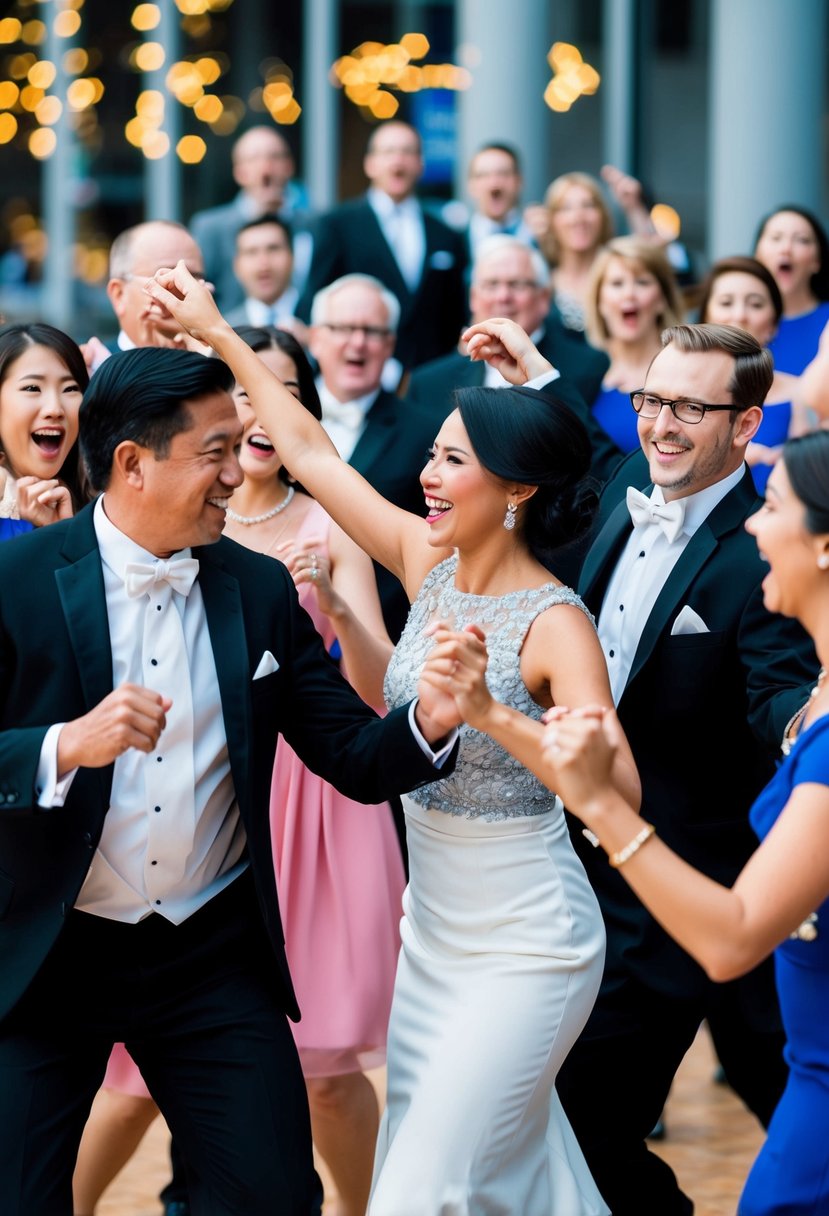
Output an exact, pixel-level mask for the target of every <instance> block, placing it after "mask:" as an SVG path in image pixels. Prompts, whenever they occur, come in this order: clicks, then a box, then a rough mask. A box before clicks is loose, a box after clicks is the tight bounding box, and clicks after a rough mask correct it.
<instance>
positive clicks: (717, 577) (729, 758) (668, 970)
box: [571, 452, 818, 997]
mask: <svg viewBox="0 0 829 1216" xmlns="http://www.w3.org/2000/svg"><path fill="white" fill-rule="evenodd" d="M629 485H633V486H636V487H637V488H638V489H642V490H646V491H647V490H649V489H650V485H651V483H650V478H649V475H648V467H647V461H646V460H645V457H644V455H643V454H642V453H641V452H637V453H634V454H632V455H631V456H630V457H628V458H627V459H626V460H625V461H624V463H623V464H622V465H621V466H620V468H619V471H618V473H617V474H616V476H615V477H614V478H613V480H612V481H611V483H610V484H609V485H608V486H607V487H606V489H605V492H604V495H603V497H602V502H601V508H600V519H599V523H598V532H597V534H596V535H595V537H594V540H593V543H592V545H591V547H590V549H589V551H588V554H587V557H586V559H585V561H584V565H583V567H582V572H581V578H580V581H579V592H580V594H581V595H582V598H583V599H584V601H585V603H586V604H587V606H588V607H589V608H590V610H591V612H593V614H594V615H595V616H596V618H597V619H598V616H599V612H600V610H601V606H602V601H603V598H604V594H605V591H606V589H607V584H608V580H609V578H610V576H611V574H612V573H613V570H614V568H615V566H616V563H617V561H618V559H619V556H620V554H621V552H622V549H623V548H624V545H625V543H626V541H627V538H628V536H629V535H630V532H631V528H632V524H631V520H630V515H629V513H628V511H627V507H626V505H625V493H626V489H627V487H628V486H629ZM759 506H760V499H759V498H758V497H757V493H756V490H755V488H754V482H753V481H752V478H751V474H750V473H749V471H748V470H747V469H746V472H745V476H744V477H743V479H742V481H741V482H740V483H739V484H738V485H737V486H736V487H735V488H734V489H733V490H731V491H730V493H728V494H727V495H726V496H725V498H724V499H723V500H722V501H721V502H720V503H719V504H718V505H717V506H716V507H715V508H714V510H713V511H712V512H711V514H710V515H709V517H708V519H707V520H706V521H705V522H704V523H703V524H702V525H701V527H700V528H699V529H698V530H697V531H696V532H695V533H694V536H693V537H692V538H691V540H690V541H689V543H688V546H687V548H686V549H685V551H684V553H683V554H682V556H681V557H680V558H679V561H678V562H677V563H676V565H675V567H674V569H673V571H672V572H671V574H670V575H669V577H668V580H667V582H666V583H665V586H664V587H663V589H662V591H661V592H660V594H659V596H658V598H657V600H656V603H655V605H654V607H653V609H652V611H651V613H650V616H649V618H648V622H647V625H646V627H645V630H644V632H643V634H642V638H641V641H640V643H639V647H638V649H637V651H636V654H635V656H634V661H633V666H632V668H631V672H630V676H629V678H628V681H627V685H626V687H625V690H624V692H623V694H622V696H621V698H620V701H619V705H618V712H619V718H620V720H621V723H622V727H623V728H624V730H625V733H626V735H627V737H628V740H629V742H630V746H631V749H632V751H633V756H634V759H635V761H636V765H637V767H638V770H639V775H640V777H641V780H642V817H643V819H645V820H647V821H648V822H650V823H653V824H654V825H655V827H656V830H657V832H658V833H659V835H660V837H661V838H662V839H663V840H664V841H665V842H666V843H667V844H668V845H670V846H671V848H672V849H675V850H676V851H677V852H678V853H679V854H680V856H682V857H684V858H685V860H686V861H689V862H690V863H691V865H693V866H696V867H697V868H698V869H700V870H702V871H703V872H704V873H705V874H708V875H709V876H710V877H712V878H714V879H716V880H717V881H718V882H721V883H725V884H726V885H728V886H730V885H731V884H732V883H733V881H734V879H735V878H736V876H737V874H738V873H739V872H740V870H741V869H742V867H743V865H744V864H745V862H746V861H747V859H748V857H749V855H750V854H751V853H752V851H753V850H754V848H755V847H756V845H757V839H756V837H755V836H754V833H753V832H752V830H751V828H750V826H749V823H748V818H747V816H748V811H749V808H750V807H751V804H752V802H753V801H754V799H755V798H756V796H757V794H758V793H759V791H760V790H761V789H762V788H763V786H764V785H765V784H766V783H767V781H768V780H769V778H770V777H771V776H772V773H773V772H774V769H775V764H776V761H777V759H779V756H780V740H781V739H782V736H783V731H784V729H785V726H786V723H787V722H788V720H789V718H790V717H791V715H792V714H793V713H794V712H795V710H796V709H797V708H798V706H800V705H802V704H803V701H804V700H805V698H806V695H807V692H808V687H809V686H810V685H811V684H812V683H813V682H814V679H815V675H816V673H817V670H818V661H817V657H816V655H815V654H814V650H813V648H812V645H811V642H810V640H809V638H808V637H807V635H806V634H805V632H804V631H803V630H802V629H801V628H800V626H799V625H798V624H797V623H796V622H795V621H792V620H789V619H787V618H785V617H782V616H779V615H777V614H775V613H770V612H768V611H767V610H766V609H765V607H764V606H763V594H762V591H761V588H760V583H761V581H762V579H763V577H764V575H765V573H766V572H767V569H768V567H767V566H766V564H765V563H764V562H763V561H762V560H761V558H760V557H759V555H758V551H757V545H756V543H755V541H754V538H753V537H752V536H749V534H748V533H747V532H746V531H745V528H744V526H743V525H744V522H745V520H746V518H747V517H748V516H749V515H751V514H752V513H753V512H754V511H755V510H756V509H757V508H758V507H759ZM686 604H687V605H689V606H690V607H691V608H692V609H693V610H694V611H695V612H696V613H698V615H699V616H700V617H701V618H702V620H703V621H704V622H705V624H706V625H707V626H708V630H709V632H707V633H691V634H680V635H677V636H672V635H671V628H672V626H673V624H674V621H675V620H676V618H677V616H678V615H679V613H680V611H681V610H682V608H683V607H684V606H685V605H686ZM571 826H573V827H574V829H575V830H574V831H573V840H574V844H575V845H576V849H577V851H578V853H579V855H580V856H581V857H582V860H583V861H584V863H585V867H586V868H587V873H588V876H589V878H590V881H591V883H592V885H593V887H594V889H595V890H596V893H597V895H598V897H599V902H600V903H601V906H602V911H603V913H604V917H605V923H606V925H607V933H608V949H607V971H608V973H609V974H613V973H614V970H615V969H618V968H622V969H623V970H624V969H629V970H631V971H633V972H634V973H635V974H636V975H637V976H638V977H639V979H640V980H641V981H642V982H643V983H644V984H645V985H646V986H648V987H650V988H656V989H661V990H662V991H663V992H667V993H670V994H672V995H674V996H676V997H681V996H683V995H684V994H686V993H688V994H691V993H693V992H699V991H700V989H701V986H702V985H704V984H705V983H706V982H707V981H706V980H705V977H704V974H703V972H702V970H701V969H700V968H699V967H698V966H697V964H696V963H694V962H693V960H692V959H691V958H690V956H689V955H687V954H685V952H684V951H683V950H681V949H680V947H679V946H677V945H676V943H674V942H673V941H672V939H670V938H669V937H668V936H667V935H666V934H665V933H664V932H663V930H662V929H661V928H660V927H659V926H658V925H657V923H656V921H655V920H654V919H653V918H652V917H651V915H650V914H649V913H648V912H647V911H646V910H645V908H644V907H643V905H642V904H640V903H639V901H638V899H637V898H636V896H635V895H633V893H632V892H631V890H630V888H629V887H628V885H627V883H626V882H625V880H624V878H623V877H622V875H621V874H618V873H617V872H616V871H615V870H613V869H611V867H610V866H609V865H608V864H607V858H606V856H605V855H604V852H603V850H601V849H593V848H592V847H591V846H590V845H588V844H587V843H586V841H585V840H584V838H583V837H582V834H581V831H580V825H577V824H574V825H571ZM617 974H618V972H617Z"/></svg>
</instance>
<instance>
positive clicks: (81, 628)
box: [55, 506, 112, 710]
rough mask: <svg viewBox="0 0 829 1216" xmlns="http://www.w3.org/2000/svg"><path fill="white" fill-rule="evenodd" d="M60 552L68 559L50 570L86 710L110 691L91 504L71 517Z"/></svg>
mask: <svg viewBox="0 0 829 1216" xmlns="http://www.w3.org/2000/svg"><path fill="white" fill-rule="evenodd" d="M63 556H64V558H65V559H66V561H67V563H68V564H67V565H66V566H64V567H62V568H61V569H59V570H56V571H55V582H56V583H57V589H58V597H59V599H60V603H61V607H62V609H63V615H64V618H65V620H66V627H67V629H68V631H69V637H70V640H71V644H72V650H73V651H74V654H75V660H76V662H77V664H78V673H79V675H80V680H81V687H82V689H83V695H84V699H85V701H86V705H87V709H88V710H89V709H93V708H94V707H95V706H96V705H97V704H98V703H99V702H100V701H102V700H103V699H104V697H106V696H107V695H108V694H109V693H111V692H112V650H111V647H110V644H109V619H108V617H107V610H106V592H105V590H104V573H103V568H102V566H101V554H100V551H99V549H98V542H97V539H96V536H95V528H94V525H93V520H92V507H91V506H89V507H87V508H86V509H85V510H84V511H81V512H80V513H79V514H78V515H77V516H76V517H75V518H74V520H73V521H72V524H71V526H70V528H69V530H68V532H67V535H66V540H65V542H64V545H63Z"/></svg>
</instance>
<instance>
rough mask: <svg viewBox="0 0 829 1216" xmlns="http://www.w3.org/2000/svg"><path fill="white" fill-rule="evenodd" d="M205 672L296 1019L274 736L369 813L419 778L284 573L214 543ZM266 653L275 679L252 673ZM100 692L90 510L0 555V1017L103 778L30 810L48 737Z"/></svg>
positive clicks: (24, 974)
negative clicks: (274, 788) (276, 864)
mask: <svg viewBox="0 0 829 1216" xmlns="http://www.w3.org/2000/svg"><path fill="white" fill-rule="evenodd" d="M194 556H196V557H197V558H198V559H199V562H200V570H199V576H198V578H199V586H200V587H201V591H202V596H203V599H204V607H205V613H206V617H207V624H208V629H209V632H210V638H211V641H212V644H213V652H214V655H215V660H216V670H217V674H218V681H219V688H220V692H221V700H222V710H223V715H224V722H225V730H226V733H227V744H228V751H229V756H230V766H231V770H232V774H233V783H234V787H235V791H236V796H237V799H238V803H239V810H240V814H241V817H242V821H243V823H244V825H245V830H246V832H247V838H248V853H249V857H250V864H251V869H252V872H253V876H254V879H255V884H256V890H257V894H258V899H259V905H260V909H261V912H262V916H263V919H264V922H265V925H266V927H267V932H268V935H269V937H270V942H271V945H272V947H273V952H274V958H275V970H276V972H277V976H278V981H279V988H280V990H281V997H282V1001H283V1003H284V1007H285V1010H286V1012H287V1013H288V1014H289V1015H290V1016H292V1017H296V1016H298V1010H297V1005H296V998H295V996H294V992H293V988H292V985H291V979H290V975H289V972H288V965H287V962H286V959H285V951H284V944H283V934H282V926H281V922H280V915H279V904H278V900H277V893H276V885H275V880H274V872H273V860H272V852H271V840H270V826H269V815H268V803H269V793H270V785H271V773H272V768H273V758H274V751H275V747H276V740H277V735H278V734H280V733H282V734H284V736H285V738H286V739H287V740H288V742H289V743H290V744H291V745H292V747H294V748H295V749H296V751H297V753H298V754H299V755H300V757H301V758H302V760H303V761H304V763H306V764H307V765H308V766H309V768H311V769H313V770H314V772H316V773H319V774H320V775H322V776H323V777H325V779H326V780H328V781H330V782H332V783H333V784H334V785H336V786H337V787H338V788H340V789H342V790H343V791H344V792H346V793H348V794H349V795H350V796H351V797H353V798H356V799H358V800H362V801H366V802H379V801H382V800H383V799H385V798H387V797H388V796H389V795H390V794H392V793H396V792H400V791H403V790H405V789H407V788H409V787H412V788H413V787H414V786H416V785H418V784H422V783H423V782H424V781H428V780H431V779H433V778H434V777H435V775H436V773H435V770H434V768H433V767H432V766H431V764H430V763H429V761H428V760H427V758H426V757H425V756H424V754H423V752H422V751H421V750H420V748H419V747H418V745H417V742H416V740H415V739H414V738H413V736H412V733H411V731H410V729H409V726H408V722H407V713H406V710H405V709H404V710H402V711H394V712H392V713H390V714H389V715H388V716H387V717H385V718H383V719H380V718H378V717H377V716H376V715H375V714H374V712H373V711H372V710H371V709H369V708H368V706H366V705H364V704H363V702H362V701H360V699H359V698H358V697H357V695H356V693H354V691H353V690H352V689H351V688H350V686H349V685H348V684H346V682H345V681H344V680H343V679H342V677H341V676H340V674H339V672H338V671H337V669H336V666H335V664H334V663H333V662H332V661H331V660H330V659H329V658H328V656H327V655H326V654H325V651H324V648H323V646H322V643H321V640H320V637H319V635H318V634H317V632H316V630H315V629H314V627H313V624H312V623H311V620H310V618H309V617H308V615H307V613H305V612H304V611H303V609H301V608H300V606H299V601H298V599H297V595H296V591H295V589H294V587H293V583H292V580H291V578H290V576H289V575H288V572H287V570H286V569H285V567H284V566H282V564H281V563H279V562H276V561H274V560H273V559H272V558H263V557H261V556H260V555H258V554H255V553H251V552H250V551H249V550H247V549H244V548H242V547H241V546H239V545H237V544H235V543H234V542H233V541H230V540H228V539H225V538H223V539H222V540H220V541H219V542H218V543H217V544H216V545H211V546H207V547H203V548H199V549H196V550H194ZM265 650H270V651H271V653H272V654H273V655H274V656H275V657H276V659H277V661H278V662H279V669H278V670H277V671H275V672H273V673H271V674H270V675H267V676H264V677H263V678H261V679H258V680H254V679H253V673H254V671H255V670H256V667H257V665H258V663H259V661H260V659H261V656H262V654H263V653H264V651H265ZM111 689H112V658H111V653H110V645H109V629H108V623H107V613H106V600H105V594H104V583H103V575H102V570H101V559H100V554H99V551H98V546H97V542H96V537H95V531H94V527H93V522H92V508H91V507H88V508H86V509H85V510H83V511H82V512H81V513H80V514H79V515H77V516H76V517H75V518H74V519H73V520H69V521H67V522H66V523H57V524H53V525H52V526H51V527H49V528H42V529H39V530H38V531H36V532H33V533H30V534H28V535H26V536H23V537H19V538H16V539H15V541H14V543H9V544H5V545H1V546H0V802H2V809H1V810H0V1018H2V1017H3V1016H4V1015H5V1014H6V1013H7V1012H8V1011H9V1010H10V1009H11V1008H12V1007H13V1006H14V1004H15V1003H16V1002H17V1001H18V1000H19V998H20V997H21V995H22V994H23V993H24V992H25V990H26V989H27V988H28V986H29V984H30V983H31V982H32V980H33V978H34V977H35V975H36V974H37V972H38V969H39V968H40V966H41V964H42V963H43V961H44V959H45V957H46V955H47V954H48V952H49V950H50V949H51V947H52V945H53V944H54V942H55V939H56V938H57V936H58V934H59V933H60V931H61V928H62V926H63V924H64V921H65V917H66V915H67V913H68V911H69V910H70V909H71V908H72V907H73V905H74V903H75V901H76V899H77V896H78V892H79V891H80V888H81V885H82V883H83V880H84V878H85V876H86V872H87V870H88V868H89V865H90V862H91V860H92V856H93V853H94V851H95V848H96V846H97V843H98V840H99V838H100V835H101V830H102V826H103V822H104V816H105V815H106V813H107V809H108V806H109V797H110V790H111V785H112V773H113V767H112V766H111V765H110V766H109V767H106V768H100V769H91V768H82V769H80V770H79V771H78V773H77V774H76V776H75V779H74V781H73V783H72V785H71V788H70V790H69V793H68V796H67V800H66V805H65V806H64V807H62V808H54V809H47V810H44V809H41V808H39V807H38V806H37V796H36V793H35V775H36V771H37V767H38V761H39V757H40V750H41V745H42V743H43V738H44V735H45V733H46V730H47V728H48V727H49V725H50V724H51V723H53V722H63V721H67V720H70V719H73V718H76V717H78V716H80V715H81V714H84V713H86V712H88V711H89V710H90V709H92V708H93V707H94V706H95V705H97V704H98V703H99V702H100V701H101V700H102V698H103V697H104V696H106V695H107V693H109V692H110V691H111Z"/></svg>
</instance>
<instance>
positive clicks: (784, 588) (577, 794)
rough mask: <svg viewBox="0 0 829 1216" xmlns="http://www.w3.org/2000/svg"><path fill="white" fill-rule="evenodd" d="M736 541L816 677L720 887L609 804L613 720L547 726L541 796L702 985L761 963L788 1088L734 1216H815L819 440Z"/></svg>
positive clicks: (820, 829)
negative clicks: (552, 801) (581, 833)
mask: <svg viewBox="0 0 829 1216" xmlns="http://www.w3.org/2000/svg"><path fill="white" fill-rule="evenodd" d="M746 527H747V529H748V530H749V532H751V533H752V535H753V536H754V537H755V538H756V540H757V545H758V547H759V549H760V551H761V552H762V554H763V556H764V557H765V558H766V560H767V561H768V563H769V573H768V574H767V575H766V577H765V579H764V580H763V599H764V602H765V605H766V607H767V608H768V609H769V610H770V611H773V612H781V613H783V614H784V615H785V616H790V617H795V618H796V619H797V620H799V621H800V622H801V624H802V625H803V626H804V628H805V629H807V630H808V632H809V634H810V635H811V636H812V638H813V640H814V643H815V648H816V650H817V653H818V657H819V660H820V662H821V663H822V664H823V666H822V667H821V669H820V674H819V675H818V677H817V682H816V684H815V687H814V689H813V690H812V694H811V696H810V697H809V698H808V700H807V701H806V703H805V705H804V706H803V708H802V709H801V710H800V711H799V712H798V713H797V714H796V715H795V717H794V718H793V719H792V721H791V722H790V723H789V725H788V727H787V728H786V734H785V737H784V739H783V741H782V750H783V753H784V758H783V760H782V763H781V765H780V767H779V769H778V770H777V772H776V774H775V776H774V777H773V778H772V780H771V782H770V783H769V785H768V786H767V787H766V789H765V790H764V791H763V793H762V794H761V795H760V797H759V798H758V799H757V801H756V802H755V804H754V807H753V808H752V812H751V821H752V825H753V827H754V829H755V831H756V832H757V834H758V836H759V837H760V840H761V844H760V846H759V848H758V849H757V850H756V852H755V853H754V854H753V856H752V857H751V860H750V861H749V862H748V864H747V865H746V867H745V869H744V870H743V872H742V873H741V874H740V876H739V877H738V878H737V881H736V882H735V884H734V886H733V887H732V888H731V889H728V888H726V887H722V886H720V885H719V884H718V883H717V882H715V881H713V880H712V879H710V878H707V877H705V876H704V875H702V874H700V873H699V872H698V871H697V870H695V869H693V867H692V866H690V865H688V864H687V863H686V862H685V861H683V860H682V859H681V858H680V857H678V856H677V854H676V853H674V852H672V850H671V849H669V848H668V846H667V845H666V844H664V843H663V842H662V841H660V840H659V839H657V837H656V836H655V834H654V832H653V829H652V827H651V826H650V825H648V824H643V822H642V820H641V818H639V816H638V815H637V814H636V813H635V811H633V810H632V809H631V808H630V806H628V805H627V804H626V803H625V801H624V799H622V798H620V797H619V795H618V794H617V793H616V792H615V791H613V790H612V788H611V786H610V783H609V781H608V773H609V765H610V764H611V763H612V761H613V756H614V754H615V745H616V740H617V738H618V737H620V736H618V734H617V732H618V730H619V724H618V720H617V718H616V716H615V713H614V712H613V711H612V710H610V709H600V708H598V707H594V708H593V709H592V710H581V711H575V712H573V713H570V714H567V713H565V714H564V715H562V716H554V715H555V713H556V711H553V714H551V715H548V725H547V727H546V732H545V737H544V742H543V745H542V747H543V753H544V756H545V758H546V763H547V767H548V776H547V780H548V782H549V784H550V785H551V787H552V788H555V789H556V790H557V791H558V792H559V794H560V795H561V796H562V798H563V799H564V801H565V803H566V805H567V806H568V808H569V809H571V810H572V811H574V812H575V813H576V814H578V815H579V817H580V818H581V819H582V820H583V821H584V822H585V824H586V825H587V827H588V828H589V829H590V831H592V832H593V833H594V834H595V836H596V837H597V838H598V841H599V843H600V844H601V846H602V847H603V848H604V849H605V850H606V851H607V852H608V854H609V855H610V858H611V864H614V865H616V866H618V867H620V872H621V873H622V875H623V876H624V877H625V878H626V879H627V880H628V882H629V883H630V885H631V887H632V888H633V890H634V891H635V892H636V894H637V895H638V896H639V898H640V899H641V900H642V901H643V903H645V904H646V905H647V907H648V908H649V909H650V910H651V912H652V913H653V915H654V916H655V917H656V918H657V920H659V921H660V922H661V924H662V925H663V926H664V927H665V928H666V929H667V930H668V932H669V933H671V934H672V935H673V936H674V937H675V938H676V940H677V941H678V942H679V943H680V944H681V945H682V946H683V947H684V948H685V949H686V950H687V951H688V952H689V953H690V954H692V955H694V957H695V958H696V959H697V960H698V961H699V962H700V963H701V965H702V966H703V967H704V968H705V970H706V971H707V972H708V974H709V975H710V976H711V977H712V978H713V979H716V980H728V979H732V978H734V977H735V976H738V975H742V974H743V973H744V972H746V971H749V970H750V969H751V968H752V967H754V966H756V965H757V963H759V962H760V960H761V959H763V958H765V957H766V955H768V954H770V953H771V952H772V951H773V952H774V959H775V969H776V976H777V986H778V991H779V994H780V1006H781V1010H782V1014H783V1022H784V1026H785V1030H786V1035H787V1040H788V1042H787V1047H786V1057H787V1060H788V1064H789V1069H790V1073H789V1080H788V1083H787V1086H786V1089H785V1091H784V1093H783V1097H782V1098H781V1100H780V1103H779V1105H778V1107H777V1110H776V1111H775V1113H774V1116H773V1118H772V1121H771V1123H770V1125H769V1129H768V1137H767V1139H766V1142H765V1144H764V1145H763V1147H762V1149H761V1151H760V1154H759V1156H758V1158H757V1160H756V1162H755V1164H754V1166H753V1168H752V1170H751V1173H750V1174H749V1178H748V1181H747V1183H746V1186H745V1190H744V1192H743V1195H742V1198H741V1200H740V1206H739V1216H818V1214H819V1213H826V1212H829V1152H827V1141H826V1129H827V1127H829V1016H827V1011H829V932H827V926H829V681H827V680H825V671H826V666H827V665H829V433H827V432H826V431H813V432H811V433H810V434H808V435H804V436H802V437H800V438H798V439H792V440H790V441H789V442H788V443H787V444H786V446H785V447H784V449H783V455H782V457H781V459H780V460H779V461H778V462H777V464H776V465H775V466H774V469H773V470H772V473H771V476H770V478H769V483H768V486H767V489H766V501H765V505H764V506H763V507H762V508H761V509H760V510H759V511H758V512H757V513H756V514H755V515H753V516H752V517H751V518H750V519H749V520H748V522H747V524H746ZM700 743H701V745H702V746H704V744H705V731H704V723H703V724H702V734H701V736H700Z"/></svg>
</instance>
